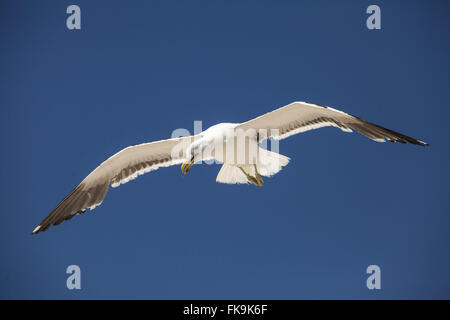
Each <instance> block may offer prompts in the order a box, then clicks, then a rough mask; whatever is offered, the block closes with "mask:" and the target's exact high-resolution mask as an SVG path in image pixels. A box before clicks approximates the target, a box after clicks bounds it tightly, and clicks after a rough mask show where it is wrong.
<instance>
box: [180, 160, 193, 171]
mask: <svg viewBox="0 0 450 320" xmlns="http://www.w3.org/2000/svg"><path fill="white" fill-rule="evenodd" d="M193 164H194V157H192V158H191V160H190V161H189V162H183V164H182V165H181V171H182V172H183V173H184V174H186V173H188V172H189V169H190V168H191V167H192V165H193Z"/></svg>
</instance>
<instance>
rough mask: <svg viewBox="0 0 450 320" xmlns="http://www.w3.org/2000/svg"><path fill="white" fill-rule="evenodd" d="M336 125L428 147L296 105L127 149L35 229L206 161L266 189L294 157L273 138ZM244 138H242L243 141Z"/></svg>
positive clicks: (234, 179)
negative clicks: (272, 147) (145, 178)
mask: <svg viewBox="0 0 450 320" xmlns="http://www.w3.org/2000/svg"><path fill="white" fill-rule="evenodd" d="M327 126H333V127H337V128H339V129H341V130H342V131H345V132H352V130H356V131H357V132H359V133H361V134H363V135H365V136H366V137H368V138H370V139H372V140H374V141H377V142H385V141H386V140H388V141H391V142H400V143H403V144H405V143H407V142H409V143H411V144H416V145H419V146H428V143H426V142H423V141H420V140H417V139H414V138H411V137H408V136H406V135H403V134H401V133H398V132H395V131H392V130H389V129H386V128H383V127H381V126H379V125H376V124H373V123H370V122H368V121H365V120H363V119H360V118H358V117H355V116H352V115H350V114H347V113H345V112H342V111H339V110H336V109H333V108H330V107H326V106H322V105H317V104H311V103H306V102H293V103H291V104H288V105H286V106H284V107H281V108H279V109H276V110H274V111H272V112H269V113H266V114H264V115H262V116H259V117H257V118H254V119H252V120H249V121H247V122H243V123H219V124H217V125H214V126H212V127H210V128H208V129H207V130H205V131H203V132H202V133H200V134H197V135H194V136H187V137H180V138H172V139H167V140H160V141H154V142H149V143H144V144H139V145H135V146H130V147H127V148H125V149H123V150H121V151H119V152H118V153H116V154H114V155H113V156H111V157H110V158H108V159H107V160H106V161H104V162H103V163H102V164H100V165H99V166H98V167H97V168H96V169H95V170H94V171H92V172H91V173H90V174H89V175H88V176H87V177H86V178H85V179H84V180H83V181H82V182H81V183H80V184H79V185H78V186H77V187H75V189H73V191H72V192H70V193H69V195H67V196H66V197H65V198H64V200H62V201H61V202H60V203H59V204H58V205H57V207H56V208H55V209H53V210H52V211H51V212H50V214H49V215H48V216H47V217H46V218H45V219H44V220H42V222H41V223H39V225H38V226H37V227H36V228H35V229H34V230H33V232H32V233H33V234H37V233H39V232H42V231H45V230H47V229H48V228H49V227H50V226H51V225H59V224H60V223H61V222H63V221H64V220H69V219H71V218H72V217H74V216H75V215H77V214H82V213H84V212H86V210H87V209H90V210H93V209H94V208H95V207H97V206H99V205H100V204H101V203H102V202H103V199H104V198H105V196H106V193H107V192H108V189H109V186H112V187H117V186H119V185H121V184H124V183H126V182H128V181H130V180H133V179H135V178H137V177H138V176H139V175H142V174H144V173H147V172H150V171H153V170H156V169H159V168H161V167H168V166H172V165H176V164H181V170H182V172H183V173H185V174H186V173H188V172H189V170H190V168H191V166H192V165H193V164H194V163H197V162H199V161H202V160H207V159H215V160H217V161H218V162H221V163H223V164H222V167H221V169H220V171H219V173H218V175H217V178H216V181H217V182H220V183H230V184H236V183H245V184H247V183H251V184H253V185H255V186H262V185H263V183H264V181H263V179H262V177H261V176H266V177H270V176H272V175H274V174H276V173H278V172H279V171H280V170H281V169H282V168H283V167H284V166H286V165H287V164H288V162H289V160H290V159H289V158H288V157H286V156H284V155H281V154H279V153H276V152H272V151H269V150H266V149H264V148H262V147H261V142H263V141H265V140H267V139H274V140H281V139H284V138H287V137H289V136H291V135H294V134H298V133H301V132H305V131H309V130H313V129H318V128H322V127H327ZM241 138H242V139H241Z"/></svg>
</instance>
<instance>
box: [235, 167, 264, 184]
mask: <svg viewBox="0 0 450 320" xmlns="http://www.w3.org/2000/svg"><path fill="white" fill-rule="evenodd" d="M238 168H239V169H241V171H242V173H243V174H245V176H246V177H247V180H248V181H249V182H250V183H251V184H253V185H255V186H257V187H261V186H262V184H261V183H260V182H259V181H258V180H257V179H256V178H255V177H252V176H251V175H249V174H248V173H247V172H245V170H244V169H242V168H241V167H238ZM261 180H262V179H261Z"/></svg>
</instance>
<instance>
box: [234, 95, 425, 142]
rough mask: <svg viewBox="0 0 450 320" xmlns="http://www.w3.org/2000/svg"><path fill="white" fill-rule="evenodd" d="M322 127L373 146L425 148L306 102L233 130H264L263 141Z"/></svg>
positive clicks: (266, 115)
mask: <svg viewBox="0 0 450 320" xmlns="http://www.w3.org/2000/svg"><path fill="white" fill-rule="evenodd" d="M326 126H334V127H337V128H340V129H341V130H343V131H346V132H351V131H352V129H353V130H356V131H358V132H359V133H361V134H363V135H365V136H366V137H368V138H370V139H372V140H375V141H377V142H384V141H385V139H387V140H389V141H391V142H400V143H407V142H409V143H412V144H417V145H421V146H426V145H428V143H426V142H423V141H420V140H417V139H414V138H411V137H409V136H406V135H404V134H401V133H399V132H395V131H393V130H390V129H386V128H383V127H381V126H379V125H376V124H374V123H371V122H368V121H365V120H363V119H360V118H358V117H355V116H352V115H350V114H347V113H345V112H342V111H339V110H336V109H333V108H329V107H325V106H321V105H315V104H311V103H307V102H293V103H291V104H288V105H287V106H284V107H282V108H279V109H277V110H274V111H272V112H269V113H266V114H264V115H262V116H260V117H257V118H255V119H252V120H249V121H247V122H244V123H242V124H241V125H239V126H237V127H236V129H243V130H248V129H256V130H260V129H264V130H266V131H267V136H266V138H274V139H284V138H287V137H289V136H291V135H294V134H297V133H300V132H305V131H309V130H313V129H318V128H322V127H326Z"/></svg>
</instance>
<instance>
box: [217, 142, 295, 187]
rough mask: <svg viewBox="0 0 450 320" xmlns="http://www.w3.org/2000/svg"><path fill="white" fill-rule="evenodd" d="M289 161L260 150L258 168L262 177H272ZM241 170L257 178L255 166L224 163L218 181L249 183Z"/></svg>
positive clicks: (281, 156)
mask: <svg viewBox="0 0 450 320" xmlns="http://www.w3.org/2000/svg"><path fill="white" fill-rule="evenodd" d="M289 160H290V159H289V158H288V157H286V156H283V155H281V154H278V153H275V152H271V151H268V150H265V149H261V148H260V149H259V155H258V162H257V163H256V168H257V170H258V173H259V174H260V175H261V176H265V177H270V176H273V175H274V174H276V173H278V172H279V171H280V170H281V169H282V168H283V167H284V166H285V165H287V164H288V163H289ZM240 168H242V169H243V170H244V171H245V172H247V173H248V174H249V175H251V176H253V177H255V175H256V172H255V167H254V165H253V164H245V165H238V164H227V163H224V164H223V165H222V168H221V169H220V171H219V174H218V175H217V179H216V181H217V182H219V183H230V184H236V183H248V182H249V181H248V179H247V177H246V176H245V174H244V173H243V172H242V170H241V169H240Z"/></svg>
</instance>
